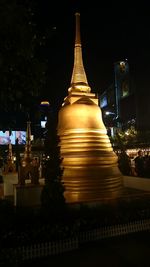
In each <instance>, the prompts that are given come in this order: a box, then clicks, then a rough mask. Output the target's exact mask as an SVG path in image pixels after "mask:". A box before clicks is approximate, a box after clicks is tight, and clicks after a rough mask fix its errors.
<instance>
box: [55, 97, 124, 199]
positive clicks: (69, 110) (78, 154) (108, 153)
mask: <svg viewBox="0 0 150 267" xmlns="http://www.w3.org/2000/svg"><path fill="white" fill-rule="evenodd" d="M58 133H59V136H60V146H61V157H62V158H63V162H62V165H63V167H64V173H63V182H64V185H65V198H66V201H67V202H69V203H71V202H93V201H99V200H101V201H102V200H104V199H113V198H116V197H118V196H119V195H120V193H121V188H122V175H121V173H120V171H119V169H118V163H117V160H118V159H117V156H116V154H115V153H114V152H113V149H112V146H111V143H110V140H109V137H108V136H107V132H106V128H105V126H104V124H103V121H102V115H101V110H100V108H99V107H98V106H97V105H96V104H94V102H92V101H91V100H90V99H89V98H88V97H87V101H85V96H84V101H83V98H81V99H80V100H78V101H76V102H75V103H73V104H72V105H71V104H68V105H64V106H63V107H62V108H61V109H60V111H59V124H58Z"/></svg>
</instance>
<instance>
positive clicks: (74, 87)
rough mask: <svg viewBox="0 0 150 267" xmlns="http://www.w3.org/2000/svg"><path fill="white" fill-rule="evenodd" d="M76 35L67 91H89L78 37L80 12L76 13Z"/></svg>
mask: <svg viewBox="0 0 150 267" xmlns="http://www.w3.org/2000/svg"><path fill="white" fill-rule="evenodd" d="M75 15H76V37H75V48H74V66H73V73H72V78H71V87H70V88H69V91H81V92H87V93H88V92H90V91H91V89H90V87H89V86H88V82H87V77H86V74H85V70H84V66H83V60H82V48H81V38H80V14H79V13H76V14H75Z"/></svg>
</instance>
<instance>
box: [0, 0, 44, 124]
mask: <svg viewBox="0 0 150 267" xmlns="http://www.w3.org/2000/svg"><path fill="white" fill-rule="evenodd" d="M36 12H37V8H36V1H29V0H24V1H22V0H1V1H0V34H1V41H0V73H1V75H0V85H1V90H0V115H1V125H0V126H1V128H3V129H5V128H7V129H8V127H10V128H12V127H15V126H16V125H17V124H21V123H22V122H23V125H24V122H26V119H27V118H26V116H28V115H27V114H30V116H32V115H33V114H35V113H34V112H33V111H34V110H37V106H38V104H39V98H40V96H41V93H43V88H44V85H45V79H46V77H45V76H46V70H47V62H46V59H44V58H43V57H42V56H41V55H42V54H41V52H40V51H41V49H42V47H43V45H44V43H45V38H46V37H45V36H44V34H43V33H42V32H41V33H40V31H39V29H38V27H37V23H36V16H37V14H36ZM35 115H36V114H35ZM19 126H20V125H19Z"/></svg>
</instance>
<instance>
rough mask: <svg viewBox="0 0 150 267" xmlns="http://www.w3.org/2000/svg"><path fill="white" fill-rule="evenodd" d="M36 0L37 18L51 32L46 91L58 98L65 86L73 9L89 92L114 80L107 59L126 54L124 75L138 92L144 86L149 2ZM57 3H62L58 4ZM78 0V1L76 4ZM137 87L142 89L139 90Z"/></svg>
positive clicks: (148, 70)
mask: <svg viewBox="0 0 150 267" xmlns="http://www.w3.org/2000/svg"><path fill="white" fill-rule="evenodd" d="M50 2H51V1H39V15H38V23H39V25H40V26H41V29H42V28H43V29H44V28H45V27H48V28H49V30H50V32H51V34H50V38H49V40H48V42H47V46H46V50H45V55H46V57H47V59H48V66H49V70H48V83H47V88H46V94H47V95H48V97H49V98H50V99H49V100H50V102H52V104H53V103H55V104H57V103H58V102H59V103H62V101H63V98H64V97H65V96H66V95H67V90H68V88H69V85H70V80H71V75H72V68H73V57H74V39H75V15H74V14H75V12H76V11H78V12H80V15H81V17H80V18H81V41H82V51H83V62H84V67H85V71H86V74H87V79H88V82H89V85H90V86H91V89H92V92H96V93H99V94H100V93H102V92H103V91H104V90H105V89H106V88H107V87H108V86H109V85H110V84H111V83H112V82H113V79H114V76H113V64H114V62H116V61H118V60H124V59H128V63H129V66H130V74H131V76H132V78H133V79H134V81H135V84H136V85H137V86H136V87H137V90H140V89H139V88H141V86H142V87H143V89H144V92H148V91H149V88H150V75H149V74H150V67H149V62H150V15H149V14H150V4H148V2H145V4H144V2H143V1H142V6H140V5H138V4H137V3H136V6H132V7H131V6H129V5H127V2H125V1H124V2H121V4H120V5H117V4H116V5H115V4H113V5H111V3H110V2H107V1H106V3H105V5H104V4H103V5H101V4H100V3H99V1H95V0H93V1H92V2H91V1H90V3H88V2H89V1H71V0H70V1H60V3H59V1H55V2H54V3H53V4H52V3H51V4H50ZM62 2H63V3H62ZM81 2H82V3H81ZM143 89H142V90H143Z"/></svg>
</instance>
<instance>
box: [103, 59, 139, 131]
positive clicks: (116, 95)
mask: <svg viewBox="0 0 150 267" xmlns="http://www.w3.org/2000/svg"><path fill="white" fill-rule="evenodd" d="M136 106H137V105H136V98H135V86H134V83H133V81H132V79H131V77H130V71H129V64H128V62H127V60H125V61H118V62H115V63H114V80H113V82H112V84H111V85H110V86H109V87H108V88H107V89H106V90H105V91H104V92H103V94H102V95H101V96H100V107H101V109H102V113H103V118H104V122H105V124H106V127H107V128H110V127H115V128H116V127H117V128H120V129H126V128H128V127H129V125H131V124H134V125H135V124H136V116H137V112H136Z"/></svg>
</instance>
